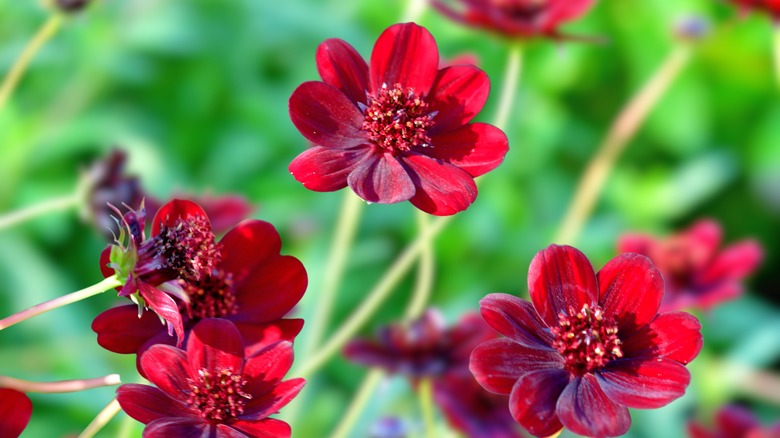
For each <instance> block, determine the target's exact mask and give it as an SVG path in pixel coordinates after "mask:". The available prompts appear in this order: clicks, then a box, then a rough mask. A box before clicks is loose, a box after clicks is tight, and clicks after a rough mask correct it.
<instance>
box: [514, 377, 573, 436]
mask: <svg viewBox="0 0 780 438" xmlns="http://www.w3.org/2000/svg"><path fill="white" fill-rule="evenodd" d="M570 380H571V376H570V374H569V372H568V371H566V370H563V369H547V370H538V371H533V372H530V373H528V374H526V375H524V376H522V377H521V378H520V379H519V380H518V381H517V383H515V386H514V387H513V388H512V394H511V395H510V397H509V410H510V411H511V412H512V416H513V417H514V418H515V420H517V422H518V423H520V424H521V425H522V426H523V427H525V428H526V429H528V431H529V432H531V434H533V435H535V436H550V435H553V434H555V433H556V432H558V431H559V430H561V429H562V428H563V425H562V424H561V422H560V420H558V414H557V413H556V410H555V409H556V403H557V402H558V398H559V397H560V396H561V393H562V392H563V390H564V388H566V385H567V384H568V383H569V381H570Z"/></svg>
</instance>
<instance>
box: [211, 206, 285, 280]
mask: <svg viewBox="0 0 780 438" xmlns="http://www.w3.org/2000/svg"><path fill="white" fill-rule="evenodd" d="M219 243H220V245H221V246H222V262H221V263H220V264H219V268H220V269H222V270H224V271H225V272H229V273H231V274H233V280H234V281H237V282H238V281H241V280H242V279H243V278H244V276H245V275H246V274H247V273H248V272H250V271H252V270H253V269H254V268H255V267H256V266H259V265H262V264H263V263H265V262H267V261H268V260H271V259H273V258H275V257H278V256H279V251H281V249H282V239H281V238H279V233H278V232H277V231H276V228H274V226H273V225H271V224H269V223H268V222H264V221H260V220H255V219H249V220H245V221H243V222H241V223H240V224H238V225H236V226H235V227H234V228H233V229H232V230H230V231H228V232H227V234H225V236H224V237H222V240H220V242H219Z"/></svg>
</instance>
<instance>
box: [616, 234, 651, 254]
mask: <svg viewBox="0 0 780 438" xmlns="http://www.w3.org/2000/svg"><path fill="white" fill-rule="evenodd" d="M654 245H657V242H656V240H655V239H654V238H653V237H652V236H648V235H646V234H625V235H623V236H621V237H620V238H619V239H618V243H617V252H619V253H624V252H634V253H637V254H642V255H646V256H649V255H650V248H651V247H653V246H654Z"/></svg>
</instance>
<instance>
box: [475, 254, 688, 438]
mask: <svg viewBox="0 0 780 438" xmlns="http://www.w3.org/2000/svg"><path fill="white" fill-rule="evenodd" d="M528 288H529V290H530V294H531V301H532V303H533V304H532V303H531V302H528V301H525V300H522V299H520V298H517V297H515V296H512V295H507V294H490V295H488V296H487V297H485V298H484V299H482V301H481V303H480V304H481V312H482V317H483V318H485V321H486V322H487V323H488V325H490V326H491V327H492V328H493V329H494V330H496V331H497V332H499V333H500V334H502V335H504V336H506V338H501V339H494V340H490V341H487V342H485V343H483V344H482V345H480V346H478V347H477V348H476V349H474V352H473V353H472V354H471V363H470V369H471V372H472V373H473V374H474V376H475V377H476V378H477V381H478V382H479V383H480V384H481V385H482V386H483V387H484V388H485V389H487V390H489V391H492V392H495V393H497V394H509V395H510V398H509V409H510V411H511V413H512V416H513V417H514V418H515V419H516V420H517V421H518V422H519V423H520V424H521V425H522V426H523V427H525V428H526V429H527V430H528V431H529V432H530V433H531V434H533V435H535V436H549V435H552V434H554V433H555V432H557V431H558V430H560V429H561V428H562V427H566V428H567V429H569V430H571V431H572V432H574V433H577V434H580V435H585V436H599V437H606V436H617V435H622V434H624V433H626V431H627V430H628V428H629V426H630V425H631V417H630V416H629V413H628V407H631V408H658V407H661V406H664V405H666V404H668V403H670V402H672V401H673V400H675V399H677V398H678V397H680V396H682V395H683V394H684V392H685V388H686V387H687V386H688V383H689V381H690V373H689V372H688V370H687V369H686V368H685V366H684V365H685V364H687V363H688V362H690V361H691V360H693V358H695V357H696V355H697V354H698V353H699V350H700V349H701V343H702V340H701V334H700V329H701V325H700V324H699V321H698V320H697V319H696V318H695V317H693V316H691V315H690V314H687V313H684V312H670V313H662V314H658V307H659V305H660V303H661V297H662V295H663V280H662V278H661V274H660V273H659V272H658V270H657V269H656V268H655V267H653V265H652V264H651V263H650V260H649V259H647V258H646V257H644V256H641V255H638V254H621V255H619V256H617V257H615V258H614V259H612V260H611V261H610V262H609V263H607V264H606V265H605V266H604V267H603V268H602V269H601V270H600V271H599V272H598V274H595V273H594V271H593V267H592V266H591V264H590V262H589V261H588V259H587V258H586V257H585V255H584V254H583V253H582V252H580V251H579V250H577V249H575V248H572V247H570V246H558V245H551V246H550V247H548V248H546V249H544V250H543V251H540V252H539V253H538V254H537V255H536V256H535V257H534V259H533V261H532V262H531V266H530V268H529V271H528Z"/></svg>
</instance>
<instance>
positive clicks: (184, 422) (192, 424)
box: [143, 418, 211, 438]
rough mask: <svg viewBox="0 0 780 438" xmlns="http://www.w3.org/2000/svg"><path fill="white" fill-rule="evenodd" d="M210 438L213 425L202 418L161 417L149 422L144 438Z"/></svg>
mask: <svg viewBox="0 0 780 438" xmlns="http://www.w3.org/2000/svg"><path fill="white" fill-rule="evenodd" d="M174 436H178V437H185V436H186V437H187V438H210V437H211V425H210V424H209V423H208V422H206V421H205V420H202V419H200V418H159V419H157V420H154V421H152V422H151V423H149V424H147V425H146V427H145V428H144V435H143V438H170V437H174Z"/></svg>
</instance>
